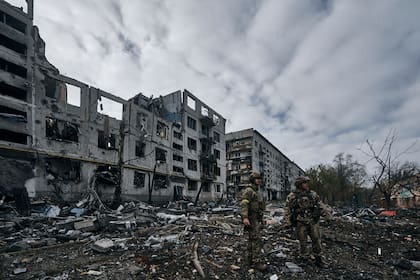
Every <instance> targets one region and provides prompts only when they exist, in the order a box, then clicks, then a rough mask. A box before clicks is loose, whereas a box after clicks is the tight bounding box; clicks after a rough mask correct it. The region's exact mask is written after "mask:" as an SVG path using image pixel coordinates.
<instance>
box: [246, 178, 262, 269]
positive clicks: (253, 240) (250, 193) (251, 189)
mask: <svg viewBox="0 0 420 280" xmlns="http://www.w3.org/2000/svg"><path fill="white" fill-rule="evenodd" d="M249 181H250V183H251V184H250V185H249V186H248V187H247V188H246V189H244V190H243V193H242V201H241V216H242V222H243V224H244V226H245V227H244V229H245V231H247V232H248V264H249V266H251V267H254V266H255V268H256V269H258V270H265V269H266V265H265V264H264V262H263V258H262V256H261V248H262V241H261V229H262V225H263V211H264V210H265V203H264V201H263V199H262V196H261V194H260V193H259V186H260V185H261V183H262V179H261V175H260V174H259V173H257V172H253V173H251V175H250V177H249Z"/></svg>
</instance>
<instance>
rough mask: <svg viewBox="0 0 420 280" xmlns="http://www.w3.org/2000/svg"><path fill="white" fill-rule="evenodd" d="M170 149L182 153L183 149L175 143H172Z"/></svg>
mask: <svg viewBox="0 0 420 280" xmlns="http://www.w3.org/2000/svg"><path fill="white" fill-rule="evenodd" d="M172 147H173V148H174V149H176V150H178V151H182V149H183V147H182V145H179V144H177V143H172Z"/></svg>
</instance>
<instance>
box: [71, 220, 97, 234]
mask: <svg viewBox="0 0 420 280" xmlns="http://www.w3.org/2000/svg"><path fill="white" fill-rule="evenodd" d="M95 221H96V218H92V219H86V220H83V221H78V222H75V223H74V229H75V230H81V231H84V232H85V231H94V230H96V225H95Z"/></svg>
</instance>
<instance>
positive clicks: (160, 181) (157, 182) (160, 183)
mask: <svg viewBox="0 0 420 280" xmlns="http://www.w3.org/2000/svg"><path fill="white" fill-rule="evenodd" d="M153 187H154V188H155V189H166V188H167V187H168V178H167V177H166V176H165V175H160V174H155V175H154V176H153Z"/></svg>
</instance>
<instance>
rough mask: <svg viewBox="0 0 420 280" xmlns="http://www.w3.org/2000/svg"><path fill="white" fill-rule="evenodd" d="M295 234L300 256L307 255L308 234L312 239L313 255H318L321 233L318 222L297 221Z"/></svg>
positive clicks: (320, 249) (320, 248)
mask: <svg viewBox="0 0 420 280" xmlns="http://www.w3.org/2000/svg"><path fill="white" fill-rule="evenodd" d="M296 235H297V238H298V240H299V244H300V255H301V256H302V257H306V256H309V251H308V247H307V245H306V242H307V240H308V235H309V237H311V240H312V251H313V253H314V255H315V256H320V255H321V252H322V247H321V234H320V231H319V224H318V223H316V224H312V223H308V224H307V223H301V222H298V223H297V225H296Z"/></svg>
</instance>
